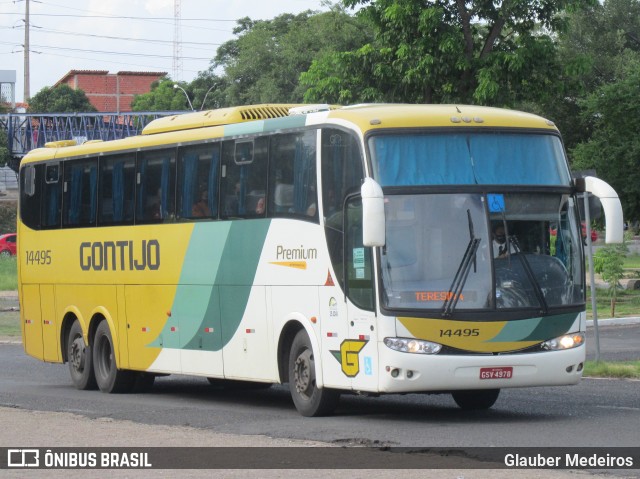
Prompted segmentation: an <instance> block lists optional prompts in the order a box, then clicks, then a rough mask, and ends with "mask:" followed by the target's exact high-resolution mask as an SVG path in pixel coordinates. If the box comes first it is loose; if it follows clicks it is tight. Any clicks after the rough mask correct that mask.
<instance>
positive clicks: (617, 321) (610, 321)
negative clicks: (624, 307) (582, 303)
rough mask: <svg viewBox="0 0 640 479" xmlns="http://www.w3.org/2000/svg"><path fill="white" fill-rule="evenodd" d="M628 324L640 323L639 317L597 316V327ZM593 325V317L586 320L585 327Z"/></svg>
mask: <svg viewBox="0 0 640 479" xmlns="http://www.w3.org/2000/svg"><path fill="white" fill-rule="evenodd" d="M629 324H640V317H634V316H632V317H628V318H598V327H601V326H626V325H629ZM592 327H593V319H588V320H587V328H592Z"/></svg>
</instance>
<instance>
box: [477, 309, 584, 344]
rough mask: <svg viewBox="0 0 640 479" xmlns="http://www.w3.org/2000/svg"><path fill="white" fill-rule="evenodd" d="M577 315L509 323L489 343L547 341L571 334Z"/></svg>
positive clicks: (560, 315)
mask: <svg viewBox="0 0 640 479" xmlns="http://www.w3.org/2000/svg"><path fill="white" fill-rule="evenodd" d="M577 317H578V315H577V314H576V313H569V314H559V315H554V316H546V317H544V318H530V319H521V320H516V321H508V322H507V323H506V324H505V326H504V328H502V330H501V331H500V333H498V334H497V335H496V336H495V337H494V338H493V339H491V340H490V341H489V342H492V343H493V342H512V341H546V340H547V339H552V338H555V337H558V336H562V335H563V334H565V333H567V332H569V328H571V325H572V324H573V323H574V322H575V320H576V318H577Z"/></svg>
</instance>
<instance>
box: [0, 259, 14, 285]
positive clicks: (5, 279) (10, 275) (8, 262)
mask: <svg viewBox="0 0 640 479" xmlns="http://www.w3.org/2000/svg"><path fill="white" fill-rule="evenodd" d="M17 289H18V263H17V260H16V257H15V256H0V291H15V290H17Z"/></svg>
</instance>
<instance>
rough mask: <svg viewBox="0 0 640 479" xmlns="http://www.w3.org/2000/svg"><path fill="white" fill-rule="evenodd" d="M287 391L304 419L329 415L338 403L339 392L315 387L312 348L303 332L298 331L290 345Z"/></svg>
mask: <svg viewBox="0 0 640 479" xmlns="http://www.w3.org/2000/svg"><path fill="white" fill-rule="evenodd" d="M289 390H290V392H291V398H292V399H293V403H294V404H295V406H296V409H297V410H298V412H299V413H300V414H302V415H303V416H306V417H316V416H326V415H330V414H332V413H333V411H334V410H335V408H336V406H337V405H338V402H339V401H340V392H339V391H336V390H334V389H327V388H322V389H321V388H319V387H318V386H317V385H316V368H315V359H314V355H313V348H312V347H311V341H310V340H309V336H308V335H307V333H306V331H304V330H300V331H298V333H297V334H296V336H295V338H294V339H293V342H292V343H291V350H290V353H289Z"/></svg>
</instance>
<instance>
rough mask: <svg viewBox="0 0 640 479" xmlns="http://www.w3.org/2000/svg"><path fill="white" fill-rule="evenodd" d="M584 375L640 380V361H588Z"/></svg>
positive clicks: (585, 364)
mask: <svg viewBox="0 0 640 479" xmlns="http://www.w3.org/2000/svg"><path fill="white" fill-rule="evenodd" d="M583 375H584V376H590V377H596V378H618V379H640V361H618V362H609V361H586V362H585V363H584V373H583Z"/></svg>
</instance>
